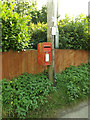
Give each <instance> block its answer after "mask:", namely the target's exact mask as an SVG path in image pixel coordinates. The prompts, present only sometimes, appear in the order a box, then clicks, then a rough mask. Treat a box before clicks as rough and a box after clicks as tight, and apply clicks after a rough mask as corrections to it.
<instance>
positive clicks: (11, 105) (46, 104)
mask: <svg viewBox="0 0 90 120" xmlns="http://www.w3.org/2000/svg"><path fill="white" fill-rule="evenodd" d="M89 71H90V64H82V65H80V66H78V67H75V66H70V67H69V68H67V69H66V70H65V71H63V72H62V73H61V74H56V75H55V83H56V86H55V87H52V83H51V82H50V81H49V79H48V77H47V74H46V73H44V74H43V73H40V74H38V75H32V74H27V73H24V74H23V75H21V76H18V77H17V78H13V79H12V80H9V81H7V80H6V79H3V80H2V103H3V117H26V116H29V117H30V118H31V117H34V118H37V117H40V116H39V115H40V114H42V115H43V114H45V113H46V111H49V110H53V109H55V108H56V109H57V108H58V107H59V108H61V107H62V106H66V105H70V104H72V103H75V102H76V101H77V100H80V99H85V98H87V97H88V95H89V85H90V82H89V77H90V75H89V74H88V72H89Z"/></svg>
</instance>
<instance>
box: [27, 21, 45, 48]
mask: <svg viewBox="0 0 90 120" xmlns="http://www.w3.org/2000/svg"><path fill="white" fill-rule="evenodd" d="M29 33H31V41H30V44H31V46H30V48H32V49H37V44H38V43H40V42H47V24H44V23H40V22H39V23H37V24H34V23H30V25H29Z"/></svg>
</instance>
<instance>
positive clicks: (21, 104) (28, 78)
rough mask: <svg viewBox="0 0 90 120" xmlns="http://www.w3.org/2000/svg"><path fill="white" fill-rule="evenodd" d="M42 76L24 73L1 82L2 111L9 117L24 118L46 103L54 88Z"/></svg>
mask: <svg viewBox="0 0 90 120" xmlns="http://www.w3.org/2000/svg"><path fill="white" fill-rule="evenodd" d="M51 85H52V83H51V82H50V81H49V80H48V78H47V77H46V76H45V75H43V74H39V75H31V74H27V73H24V74H23V75H21V76H18V77H17V78H14V79H12V80H10V81H6V79H4V80H3V82H2V98H3V109H5V110H8V111H7V114H8V116H11V117H25V116H26V115H27V114H28V113H29V111H33V110H35V109H38V108H40V106H43V105H44V104H45V103H47V98H46V97H47V96H48V94H49V93H51V92H52V91H53V90H54V88H53V87H51Z"/></svg>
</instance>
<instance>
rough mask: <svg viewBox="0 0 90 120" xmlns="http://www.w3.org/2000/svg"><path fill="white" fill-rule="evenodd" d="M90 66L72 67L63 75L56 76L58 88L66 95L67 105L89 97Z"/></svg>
mask: <svg viewBox="0 0 90 120" xmlns="http://www.w3.org/2000/svg"><path fill="white" fill-rule="evenodd" d="M89 66H90V65H89V64H82V65H80V66H78V67H75V66H70V67H69V68H67V69H66V70H65V71H63V72H62V73H61V74H56V87H57V89H58V90H59V91H62V92H63V93H64V96H63V97H64V99H65V100H66V102H67V103H68V102H74V101H76V100H77V99H81V98H85V97H87V96H88V95H89V85H90V82H89V76H90V75H89V74H88V68H89Z"/></svg>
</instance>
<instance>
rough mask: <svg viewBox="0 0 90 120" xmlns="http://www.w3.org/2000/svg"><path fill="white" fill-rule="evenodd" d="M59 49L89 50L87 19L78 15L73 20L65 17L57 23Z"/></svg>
mask: <svg viewBox="0 0 90 120" xmlns="http://www.w3.org/2000/svg"><path fill="white" fill-rule="evenodd" d="M58 27H59V40H60V42H59V48H60V49H86V50H87V49H89V47H90V46H89V45H88V43H89V36H88V19H87V17H86V16H85V15H83V14H80V15H78V16H77V17H76V18H75V19H74V18H73V17H72V18H70V17H69V16H68V15H66V17H65V19H63V20H60V21H59V22H58Z"/></svg>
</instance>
